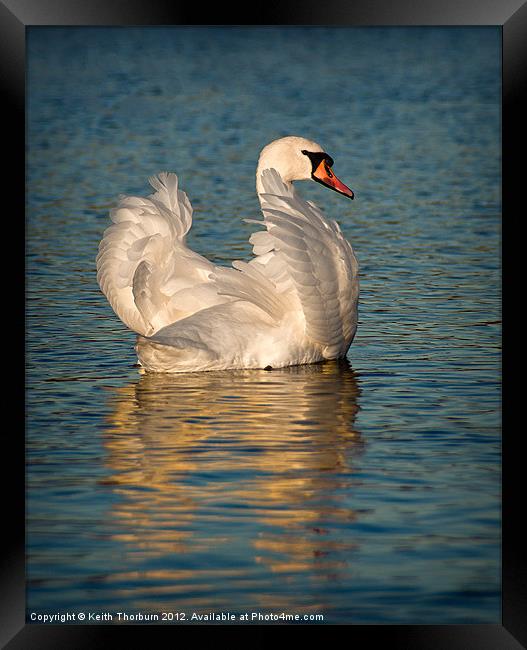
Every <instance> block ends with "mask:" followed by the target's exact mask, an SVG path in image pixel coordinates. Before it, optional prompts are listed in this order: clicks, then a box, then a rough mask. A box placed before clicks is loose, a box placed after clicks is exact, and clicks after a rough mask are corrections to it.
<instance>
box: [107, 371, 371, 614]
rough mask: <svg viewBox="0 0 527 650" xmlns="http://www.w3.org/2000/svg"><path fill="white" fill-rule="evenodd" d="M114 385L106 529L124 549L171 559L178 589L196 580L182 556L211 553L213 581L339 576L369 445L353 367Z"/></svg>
mask: <svg viewBox="0 0 527 650" xmlns="http://www.w3.org/2000/svg"><path fill="white" fill-rule="evenodd" d="M112 390H113V391H115V392H114V394H113V395H112V396H111V397H110V400H111V407H112V409H111V414H110V416H109V421H108V426H107V429H106V431H105V434H104V446H105V449H106V452H107V460H106V462H107V467H108V468H109V470H110V476H109V478H108V479H107V480H106V481H105V483H107V484H110V485H112V486H114V490H115V491H116V493H117V494H118V495H119V496H120V498H119V499H117V500H116V502H115V504H114V506H113V510H112V513H111V514H112V518H113V522H112V527H111V529H112V530H113V531H115V532H114V536H113V538H114V540H120V541H122V542H123V551H124V552H130V553H133V555H134V558H135V560H139V559H140V558H142V559H152V558H162V557H163V556H166V562H165V560H163V561H162V563H163V566H166V567H167V568H166V571H165V570H163V571H164V576H165V578H166V579H171V578H172V579H174V580H176V581H177V580H179V579H182V580H185V581H188V580H189V579H190V575H187V573H186V572H185V571H183V573H182V572H181V570H180V566H181V565H180V563H179V564H178V557H179V558H181V554H186V556H187V557H188V555H189V554H199V556H200V557H202V558H203V557H205V556H204V555H203V554H207V557H209V558H211V557H212V558H213V559H212V560H210V559H209V560H208V562H209V563H212V565H214V563H215V562H217V565H214V566H212V565H211V569H212V568H213V569H214V570H215V571H216V572H215V574H214V575H216V577H218V575H219V574H218V571H221V570H225V569H227V568H229V570H230V571H231V574H232V575H234V574H235V573H236V574H238V573H240V571H241V573H240V575H241V574H243V573H244V570H243V566H247V567H252V568H251V569H250V571H252V572H254V571H255V567H256V568H257V567H260V569H259V571H260V573H261V572H262V571H263V572H264V573H267V574H268V573H269V571H270V572H271V573H272V574H274V575H276V574H282V575H284V574H286V575H289V574H294V573H295V572H306V571H307V572H312V573H313V572H315V573H318V572H319V571H320V570H322V573H324V575H326V577H328V576H329V577H331V576H333V577H334V575H335V573H337V574H338V572H339V567H342V565H343V564H345V563H346V560H345V556H346V555H347V552H348V551H349V547H350V544H349V540H348V541H347V542H346V541H343V539H342V535H341V534H339V530H341V529H342V526H343V524H344V523H345V522H349V521H352V520H353V519H354V518H355V517H356V513H355V512H354V511H353V510H352V509H351V508H350V506H349V503H348V502H347V499H349V485H350V482H351V481H352V480H353V467H352V465H353V461H354V458H356V455H357V454H358V453H360V451H361V448H362V446H363V442H362V440H361V436H360V434H359V432H358V431H357V430H356V428H355V416H356V414H357V411H358V396H359V388H358V385H357V379H356V376H355V373H354V371H353V370H352V369H351V368H350V366H349V363H348V362H347V361H344V362H327V363H323V364H317V365H306V366H296V367H291V368H285V369H281V370H273V371H272V372H266V371H264V370H236V371H224V372H206V373H189V374H179V375H166V374H145V375H143V376H141V378H140V379H139V380H138V381H136V382H134V383H132V384H130V385H128V386H125V387H123V388H118V389H112ZM335 528H336V531H337V534H336V535H335V534H333V533H335V530H334V529H335ZM346 539H347V538H346ZM214 558H215V559H214ZM187 561H188V560H187ZM184 566H186V565H185V564H184ZM169 567H171V568H172V569H173V570H172V571H171V569H170V568H169ZM236 567H238V569H239V570H240V571H238V569H236V570H235V568H236ZM161 573H162V574H163V572H161ZM159 574H160V570H157V572H156V576H157V577H160V575H159ZM275 604H276V603H275Z"/></svg>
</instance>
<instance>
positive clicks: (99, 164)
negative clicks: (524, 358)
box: [26, 27, 501, 624]
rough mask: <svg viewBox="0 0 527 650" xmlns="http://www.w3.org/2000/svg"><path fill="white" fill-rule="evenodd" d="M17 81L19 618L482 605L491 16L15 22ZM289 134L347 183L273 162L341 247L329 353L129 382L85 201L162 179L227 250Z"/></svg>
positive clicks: (401, 618)
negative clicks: (342, 324)
mask: <svg viewBox="0 0 527 650" xmlns="http://www.w3.org/2000/svg"><path fill="white" fill-rule="evenodd" d="M27 92H28V114H27V115H28V117H27V143H28V154H27V215H26V233H27V239H26V241H27V244H26V253H27V261H26V269H27V276H26V277H27V280H26V305H27V309H26V324H27V344H26V363H27V384H26V385H27V388H26V401H27V418H26V441H27V613H28V617H29V616H30V614H31V613H33V614H38V615H43V614H45V613H48V614H49V613H57V612H59V613H66V612H72V613H76V614H78V613H80V612H83V613H85V614H86V615H87V614H88V613H89V612H92V613H98V614H101V615H103V614H111V615H112V617H113V618H112V619H108V618H107V619H106V620H111V622H113V623H118V622H119V620H118V617H117V616H116V613H117V612H122V613H126V614H127V615H130V616H133V615H136V616H137V615H139V614H142V615H144V616H146V615H153V614H158V615H162V614H163V613H165V615H167V616H168V613H170V614H172V616H174V614H175V613H177V615H178V617H179V622H181V615H182V614H185V616H186V619H185V621H184V622H192V621H191V620H190V619H191V616H192V614H193V613H197V614H199V615H205V614H207V615H208V614H210V613H214V614H218V615H220V614H221V613H225V614H227V613H231V614H233V615H235V616H237V617H239V616H240V615H243V614H244V613H256V614H260V615H262V616H267V617H268V618H267V619H266V621H264V622H269V621H270V617H271V615H274V616H275V617H278V616H279V615H280V614H282V613H284V614H286V615H295V614H298V615H299V616H301V617H302V620H301V622H302V623H305V622H308V624H317V623H320V622H322V623H326V624H328V623H329V624H332V623H333V624H349V623H360V624H368V623H371V624H378V623H391V624H394V623H395V624H417V623H419V624H423V623H427V624H438V623H445V624H459V623H487V624H496V623H498V622H499V621H500V620H501V578H500V573H501V560H500V553H501V447H500V445H501V408H500V406H501V270H500V267H501V260H500V255H501V252H500V250H501V249H500V247H501V149H500V147H501V136H500V129H501V122H500V120H501V113H500V102H501V35H500V30H499V28H498V27H496V28H494V27H486V28H459V27H456V28H432V27H425V28H415V27H414V28H346V27H342V28H334V27H327V28H326V27H245V28H243V27H239V28H228V27H221V28H219V27H215V28H190V27H183V28H181V27H174V28H170V27H163V28H161V27H152V28H146V27H141V28H73V27H71V28H68V27H66V28H60V27H56V28H51V27H29V28H28V67H27ZM290 134H295V135H301V136H304V137H307V138H310V139H313V140H315V141H317V142H319V143H321V144H322V146H324V147H325V148H326V150H327V152H328V153H329V154H330V155H331V156H332V157H333V158H334V160H335V171H336V173H337V175H338V176H339V178H340V179H341V180H342V181H343V182H344V183H346V184H347V185H349V187H351V188H352V189H353V190H354V191H355V194H356V199H355V201H353V202H351V201H348V200H346V199H344V198H343V197H341V196H339V195H338V194H337V193H335V192H328V191H326V190H325V189H324V188H323V187H322V186H320V185H318V184H316V183H309V182H303V183H298V184H297V189H298V190H299V192H300V193H301V194H302V196H303V197H304V198H307V199H309V200H312V201H314V202H315V203H317V205H319V206H321V207H322V208H323V209H324V211H325V212H326V213H327V214H328V215H329V216H330V217H331V218H334V219H336V220H337V221H338V222H339V223H340V225H341V227H342V230H343V232H344V233H345V235H346V236H347V238H348V239H349V240H350V241H351V243H352V245H353V247H354V250H355V253H356V255H357V257H358V260H359V264H360V282H361V294H360V303H359V327H358V332H357V335H356V338H355V340H354V342H353V344H352V346H351V348H350V351H349V353H348V358H347V359H346V360H342V361H341V362H328V363H324V364H315V365H310V366H300V367H291V368H286V369H282V370H273V371H272V372H266V371H263V370H236V371H222V372H207V373H188V374H181V375H157V374H140V372H139V369H138V368H137V366H136V356H135V352H134V347H133V346H134V343H135V335H134V333H133V332H131V331H129V330H127V329H126V327H125V326H124V325H123V324H122V323H121V322H120V321H119V319H118V318H117V317H116V316H115V314H114V313H113V311H112V309H111V308H110V306H109V304H108V302H107V301H106V299H105V297H104V296H103V295H102V293H101V292H100V290H99V287H98V285H97V280H96V269H95V257H96V254H97V248H98V244H99V241H100V239H101V237H102V233H103V231H104V229H105V228H106V227H107V226H108V225H109V224H110V220H109V217H108V212H109V209H110V208H111V207H112V206H113V205H115V203H116V200H117V198H118V196H119V194H121V193H124V194H138V195H143V196H144V195H147V194H148V193H149V189H148V184H147V179H148V177H149V176H151V175H153V174H155V173H157V172H159V171H163V170H168V171H174V172H176V173H177V174H178V176H179V179H180V184H181V187H182V189H184V190H185V192H186V193H187V194H188V196H189V198H190V201H191V202H192V205H193V207H194V217H193V219H194V223H193V228H192V231H191V233H190V235H189V238H188V243H189V245H190V246H191V247H192V248H194V249H195V250H197V251H198V252H199V253H201V254H203V255H205V256H206V257H208V258H209V259H211V260H212V261H213V262H215V263H218V264H225V265H228V264H230V261H231V260H232V259H249V258H250V256H251V245H250V244H249V243H248V238H249V236H250V234H251V232H252V231H253V229H254V228H255V226H254V225H251V224H247V223H245V222H243V219H244V218H257V219H258V218H260V217H259V214H260V213H259V204H258V200H257V196H256V193H255V186H254V184H255V177H254V174H255V168H256V162H257V158H258V154H259V152H260V150H261V148H262V147H263V146H264V145H265V144H267V143H268V142H270V141H272V140H274V139H276V138H279V137H281V136H285V135H290ZM317 615H318V618H317ZM320 615H322V616H323V619H322V620H321V619H320ZM304 617H307V618H305V619H304ZM28 620H30V619H29V618H28ZM169 620H170V619H169ZM174 620H176V619H174ZM87 622H90V621H87ZM145 622H147V621H145ZM254 622H261V621H259V620H258V619H257V620H255V621H254ZM274 622H275V623H283V622H286V621H285V620H284V618H281V619H280V618H277V619H276V620H275V621H274ZM248 623H251V618H250V616H249V620H248Z"/></svg>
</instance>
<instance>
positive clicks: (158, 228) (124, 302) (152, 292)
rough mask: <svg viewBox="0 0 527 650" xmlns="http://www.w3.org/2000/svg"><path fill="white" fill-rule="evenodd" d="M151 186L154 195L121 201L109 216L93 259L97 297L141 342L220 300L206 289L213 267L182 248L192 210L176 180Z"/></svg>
mask: <svg viewBox="0 0 527 650" xmlns="http://www.w3.org/2000/svg"><path fill="white" fill-rule="evenodd" d="M150 184H151V185H152V187H153V188H154V189H155V190H156V191H155V192H154V193H153V194H151V195H150V196H148V197H147V198H141V197H135V196H122V197H121V198H120V201H119V204H118V205H117V207H116V208H114V209H113V210H111V212H110V217H111V219H112V221H113V222H114V224H113V225H112V226H110V227H109V228H108V229H107V230H106V231H105V233H104V237H103V239H102V241H101V243H100V245H99V254H98V255H97V279H98V282H99V285H100V287H101V290H102V292H103V293H104V294H105V296H106V297H107V298H108V301H109V302H110V304H111V306H112V308H113V310H114V311H115V313H116V314H117V315H118V316H119V318H120V319H121V320H122V321H123V322H124V323H125V324H126V325H127V326H128V327H129V328H130V329H132V330H134V331H136V332H138V333H139V334H143V335H145V336H148V335H149V334H151V333H152V332H155V331H157V330H159V329H160V328H162V327H164V326H166V325H168V324H170V323H172V322H173V321H174V320H177V319H178V318H182V317H185V316H187V315H188V313H193V311H195V310H196V306H195V305H196V301H197V300H201V301H202V302H199V305H201V306H203V304H205V305H207V306H208V305H213V304H216V303H218V302H221V301H222V300H224V299H221V298H219V297H218V296H217V292H216V291H214V290H213V289H212V287H211V286H210V279H209V275H210V274H211V272H212V271H214V268H215V267H214V265H213V264H212V263H211V262H209V261H208V260H207V259H205V258H204V257H202V256H201V255H198V254H197V253H195V252H194V251H192V250H190V249H189V248H188V247H187V246H186V244H185V236H186V234H187V232H188V231H189V229H190V227H191V225H192V206H191V205H190V201H189V200H188V198H187V195H186V194H185V192H183V191H181V190H180V189H179V188H178V178H177V176H176V175H175V174H171V173H166V172H163V173H161V174H158V175H157V176H154V177H152V178H150ZM203 301H204V302H203ZM198 308H199V307H198Z"/></svg>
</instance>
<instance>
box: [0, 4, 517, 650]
mask: <svg viewBox="0 0 527 650" xmlns="http://www.w3.org/2000/svg"><path fill="white" fill-rule="evenodd" d="M250 4H251V7H250V8H251V11H252V15H249V16H247V15H243V13H242V12H243V7H242V6H241V5H240V4H239V3H238V4H237V5H236V8H235V10H234V11H233V10H232V9H230V8H229V7H226V6H225V4H224V3H218V4H217V5H216V7H213V6H212V5H210V6H209V5H207V7H206V8H205V7H200V6H197V5H196V6H194V7H193V6H192V5H190V4H189V3H176V2H175V1H173V2H169V1H168V0H149V1H148V2H146V1H144V0H0V87H1V88H2V91H3V92H2V108H3V112H4V121H3V126H4V129H3V132H4V134H5V133H6V132H9V133H10V134H11V135H13V137H14V141H13V145H12V146H11V147H6V145H5V138H4V143H3V144H4V147H3V148H2V153H3V158H4V162H6V163H7V167H6V171H5V172H4V173H5V174H6V175H7V178H6V179H5V181H4V182H5V185H4V188H3V189H4V191H5V193H6V194H7V193H8V194H10V195H11V196H13V197H15V200H18V201H19V204H18V206H17V207H18V209H17V210H16V212H14V213H13V214H12V216H11V217H10V221H11V220H13V215H14V214H16V215H17V221H18V223H19V224H20V231H19V233H18V234H19V235H20V237H19V238H16V239H11V240H10V243H9V247H10V248H14V250H15V252H16V256H15V261H14V262H11V266H10V270H11V272H12V271H13V270H15V271H16V273H17V275H18V278H19V279H20V280H21V283H20V284H19V285H18V287H17V288H15V289H12V288H11V287H5V286H3V289H4V290H6V289H7V290H8V292H11V293H10V295H8V298H7V299H8V300H9V301H10V304H11V305H12V307H14V308H15V311H16V314H17V316H18V326H17V320H16V319H15V322H14V323H13V324H12V327H11V328H10V333H9V344H8V345H9V347H13V349H14V350H15V356H14V359H15V361H14V362H13V364H9V365H10V367H11V368H12V370H11V369H10V371H9V376H8V380H9V384H10V385H11V389H13V386H14V390H15V394H14V396H13V398H14V401H13V402H12V403H13V404H17V406H13V407H11V413H12V414H14V415H16V416H19V417H17V421H18V422H22V421H23V420H24V388H23V386H24V376H23V370H22V368H23V364H22V363H21V361H20V351H21V350H23V349H24V347H23V346H24V342H23V340H22V339H23V333H24V292H23V290H22V291H20V290H19V289H20V285H22V286H23V284H24V270H25V269H24V262H23V261H22V260H23V259H24V227H23V225H22V224H23V223H24V219H23V214H22V213H21V212H22V211H21V210H20V200H21V197H23V196H24V190H25V155H24V152H25V113H24V108H25V107H24V94H25V27H26V26H30V25H116V26H119V25H122V26H125V25H140V26H141V25H196V24H200V20H203V18H205V19H206V20H207V23H206V24H209V25H282V24H284V25H287V24H290V25H350V26H359V25H446V26H453V25H465V26H469V25H498V26H501V27H502V36H503V105H502V137H503V186H502V196H503V210H504V219H503V229H502V244H503V250H502V285H503V287H505V286H506V281H504V279H505V280H508V279H509V278H511V277H513V276H512V274H511V273H510V272H509V270H508V269H509V267H510V265H511V263H512V261H513V257H507V256H506V255H505V254H504V251H505V244H507V246H508V243H507V237H508V235H507V232H508V229H507V227H505V226H506V224H507V221H508V220H509V221H510V220H511V217H512V218H514V216H515V212H514V207H515V203H516V204H517V206H518V208H520V206H521V203H520V201H521V199H522V192H521V190H522V189H523V188H522V185H521V184H522V182H523V184H525V179H524V178H523V177H524V175H525V172H524V170H525V163H524V160H521V158H522V156H520V158H519V162H518V163H516V162H515V160H514V158H513V156H514V153H515V151H517V150H520V153H521V152H522V151H523V152H524V151H525V145H526V144H527V142H526V141H525V129H524V126H523V124H522V122H523V119H524V116H525V115H527V102H526V93H525V90H524V89H525V88H527V2H526V1H525V0H420V1H419V2H415V1H414V0H352V1H351V0H325V2H320V0H302V2H295V1H294V0H285V1H282V2H279V3H277V2H274V3H273V2H271V1H270V0H267V1H263V0H255V2H253V3H250ZM522 144H523V147H522ZM4 178H5V176H4ZM16 197H18V199H17V198H16ZM22 200H23V199H22ZM4 210H5V208H4ZM4 214H5V213H4ZM522 216H523V215H522V214H521V213H520V210H519V209H518V217H519V218H521V217H522ZM522 220H523V219H522ZM503 312H504V319H503V321H504V329H503V332H504V333H505V332H509V330H510V324H511V322H513V321H511V320H509V316H508V312H507V310H506V309H505V304H503ZM4 341H5V339H4ZM15 341H16V342H20V346H19V347H18V346H17V347H15V346H14V343H15ZM11 342H12V343H13V346H11ZM4 345H5V343H4ZM510 354H511V353H510V352H509V350H508V347H507V345H505V346H504V353H503V446H502V452H503V456H502V458H503V461H502V472H503V474H502V495H503V500H502V579H503V582H502V585H503V599H502V624H501V625H457V626H453V625H452V626H448V625H442V626H440V625H429V626H425V625H412V626H407V625H400V626H392V625H384V626H367V625H349V626H346V628H347V629H346V631H345V636H346V637H347V639H346V640H347V641H348V643H357V642H358V643H359V644H360V647H362V646H363V645H364V646H366V645H367V646H368V647H371V646H373V645H377V644H382V643H383V642H386V645H388V644H389V646H390V647H393V648H405V650H413V649H414V648H415V649H421V648H430V649H434V648H448V649H449V650H456V649H458V648H459V649H460V650H461V649H463V650H467V649H471V648H474V649H477V650H486V649H488V650H496V649H500V650H502V649H504V650H507V649H509V648H510V649H511V650H512V649H517V648H521V647H526V644H527V617H526V616H525V613H526V612H527V589H526V586H527V570H526V563H525V542H524V541H523V539H522V535H521V533H520V527H519V526H520V524H516V521H520V522H521V521H522V519H523V513H524V503H523V498H522V491H523V484H522V481H521V477H522V474H521V472H522V470H523V467H522V466H521V463H522V461H523V458H522V455H521V453H520V450H519V444H520V442H519V437H520V436H521V434H522V431H516V430H515V429H516V427H514V426H512V427H511V426H510V424H511V422H510V420H509V415H508V414H509V405H510V404H511V402H512V399H511V397H510V392H509V386H510V384H511V382H510V380H509V379H508V377H510V373H509V372H508V368H509V364H510V363H511V362H510V361H509V360H510ZM3 360H4V359H3ZM16 360H18V361H16ZM17 380H18V381H17ZM3 428H5V425H4V427H3ZM518 434H520V435H518ZM3 444H4V454H5V455H4V459H8V461H7V462H8V464H9V466H10V467H11V468H12V470H13V471H12V473H11V476H9V473H8V472H6V471H5V470H6V464H7V463H6V462H5V460H4V467H3V469H4V471H3V472H2V478H3V479H4V481H5V485H4V490H3V491H2V493H1V494H2V496H3V499H2V501H3V503H2V506H3V509H4V526H3V528H4V535H3V541H4V544H5V546H4V552H3V554H2V556H1V561H0V581H1V585H2V591H1V596H0V642H1V643H2V647H8V648H9V649H10V650H16V649H18V648H24V649H27V648H39V649H42V650H44V649H46V648H53V650H60V649H61V648H64V649H67V650H70V649H72V648H75V649H83V648H94V647H101V645H102V644H104V645H105V646H106V645H110V643H112V644H113V643H115V644H116V645H117V647H119V646H121V645H124V643H123V640H122V639H123V633H126V632H130V630H132V632H133V635H134V639H135V640H136V641H138V642H139V641H140V640H144V641H145V642H146V643H149V644H151V643H152V636H153V635H154V636H156V637H157V636H158V634H159V633H162V634H163V635H165V636H166V633H168V634H170V635H171V637H172V640H173V641H174V640H176V637H174V636H173V633H174V629H173V627H172V626H167V627H158V626H156V627H153V626H133V627H132V626H110V625H105V626H79V625H62V626H54V625H49V626H43V625H34V624H33V625H26V624H25V574H24V562H25V560H24V558H25V533H24V530H25V522H24V518H25V517H24V513H25V481H24V475H25V472H24V430H23V427H21V426H18V427H16V428H12V427H9V428H8V429H7V433H4V443H3ZM122 627H125V629H122ZM291 627H292V626H280V630H279V634H280V636H282V637H283V635H284V633H285V636H286V637H288V636H289V633H290V631H291ZM306 627H308V634H309V636H310V637H313V640H314V641H318V640H319V639H320V640H322V638H324V640H326V638H327V634H328V627H327V626H302V627H301V629H298V630H295V631H294V634H295V637H297V634H298V632H302V633H304V632H305V630H306ZM190 629H191V628H189V627H187V628H186V630H185V631H187V632H188V631H190ZM203 629H204V628H203V627H197V626H196V627H193V628H192V632H193V633H198V637H200V636H201V630H203ZM206 629H207V630H210V629H211V627H207V628H206ZM276 629H277V626H272V627H255V626H250V627H249V626H248V627H243V628H242V627H241V626H218V627H217V629H214V636H215V638H216V639H218V640H219V639H220V638H221V639H222V641H224V642H227V643H229V644H232V643H236V642H237V641H238V640H240V642H243V643H244V644H246V643H247V641H246V636H247V635H246V634H245V631H247V630H250V634H251V637H252V638H251V641H250V642H251V645H253V646H254V645H256V646H260V645H263V644H264V642H265V641H266V640H267V641H268V640H269V637H270V634H271V633H272V632H273V631H276ZM242 630H243V632H242ZM176 634H177V633H176ZM242 634H243V636H242ZM319 634H324V637H321V636H319ZM273 636H274V632H273ZM295 640H298V639H297V638H296V639H295ZM6 644H7V645H6Z"/></svg>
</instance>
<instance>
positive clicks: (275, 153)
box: [256, 135, 354, 199]
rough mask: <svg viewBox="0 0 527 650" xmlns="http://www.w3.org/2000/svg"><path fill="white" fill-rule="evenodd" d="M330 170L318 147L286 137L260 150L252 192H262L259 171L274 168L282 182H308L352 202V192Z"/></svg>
mask: <svg viewBox="0 0 527 650" xmlns="http://www.w3.org/2000/svg"><path fill="white" fill-rule="evenodd" d="M332 167H333V158H332V157H331V156H330V155H329V154H327V153H326V152H325V151H324V149H322V147H321V146H320V145H319V144H317V143H316V142H313V141H312V140H307V139H306V138H299V137H298V136H296V135H290V136H287V137H286V138H280V139H279V140H275V141H274V142H271V143H270V144H268V145H267V146H265V147H264V148H263V149H262V151H261V153H260V158H259V160H258V167H257V169H256V189H257V191H258V192H261V191H262V187H261V181H260V175H261V173H262V172H263V170H264V169H273V168H274V169H276V171H277V172H278V173H279V174H280V176H281V177H282V180H283V181H284V182H286V183H291V182H292V181H303V180H310V179H311V180H313V181H316V182H317V183H321V184H322V185H325V186H326V187H329V188H330V189H332V190H335V192H339V193H340V194H344V196H348V197H349V198H350V199H352V198H353V196H354V194H353V192H352V190H350V188H349V187H346V185H344V183H343V182H342V181H340V180H339V179H338V178H337V177H336V176H335V174H334V173H333V170H332V169H331V168H332Z"/></svg>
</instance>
